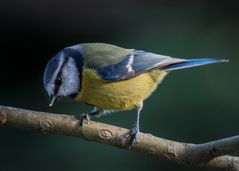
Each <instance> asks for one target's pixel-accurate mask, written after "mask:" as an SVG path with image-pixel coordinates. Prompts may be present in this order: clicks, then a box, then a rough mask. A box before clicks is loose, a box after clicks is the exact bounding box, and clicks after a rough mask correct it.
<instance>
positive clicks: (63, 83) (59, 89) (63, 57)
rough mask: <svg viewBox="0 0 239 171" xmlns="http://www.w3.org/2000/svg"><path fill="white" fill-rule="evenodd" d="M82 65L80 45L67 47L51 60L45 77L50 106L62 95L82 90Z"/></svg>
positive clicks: (73, 93) (44, 81)
mask: <svg viewBox="0 0 239 171" xmlns="http://www.w3.org/2000/svg"><path fill="white" fill-rule="evenodd" d="M82 65H83V62H82V55H81V47H80V45H76V46H72V47H68V48H65V49H63V50H62V51H61V52H59V53H58V54H56V55H55V56H54V57H53V58H51V59H50V60H49V62H48V63H47V65H46V68H45V72H44V77H43V83H44V87H45V89H46V91H47V92H48V95H49V96H50V104H49V106H52V105H53V104H54V102H55V101H56V100H58V99H60V98H61V97H65V96H71V95H75V94H77V93H78V92H79V91H80V84H81V83H80V77H81V69H82Z"/></svg>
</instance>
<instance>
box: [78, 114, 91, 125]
mask: <svg viewBox="0 0 239 171" xmlns="http://www.w3.org/2000/svg"><path fill="white" fill-rule="evenodd" d="M79 120H80V126H83V123H87V122H88V121H90V115H89V114H88V113H84V114H81V115H80V119H79Z"/></svg>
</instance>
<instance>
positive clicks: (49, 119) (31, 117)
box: [0, 106, 239, 170]
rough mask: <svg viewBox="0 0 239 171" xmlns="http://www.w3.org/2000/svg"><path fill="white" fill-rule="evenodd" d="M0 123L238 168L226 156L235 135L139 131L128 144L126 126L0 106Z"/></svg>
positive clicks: (238, 140) (235, 146) (238, 161)
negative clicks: (204, 137) (182, 138)
mask: <svg viewBox="0 0 239 171" xmlns="http://www.w3.org/2000/svg"><path fill="white" fill-rule="evenodd" d="M0 126H4V127H14V128H24V129H32V130H37V131H40V132H44V133H46V132H47V133H58V134H64V135H70V136H74V137H79V138H82V139H85V140H89V141H95V142H99V143H104V144H109V145H112V146H116V147H120V148H124V149H131V150H135V151H139V152H142V153H145V154H148V155H152V156H155V157H159V158H162V159H168V160H171V161H174V162H176V163H179V164H184V165H195V166H211V167H218V168H225V169H227V170H239V157H233V156H228V154H233V153H235V152H238V151H239V136H234V137H229V138H225V139H221V140H216V141H211V142H208V143H203V144H189V143H182V142H176V141H171V140H167V139H163V138H159V137H155V136H153V135H151V134H145V133H139V135H138V139H137V140H138V143H137V144H135V145H133V147H130V146H129V145H128V144H129V137H128V132H129V130H128V129H125V128H120V127H116V126H112V125H108V124H103V123H99V122H94V121H89V122H88V123H86V124H84V125H83V127H80V126H79V120H78V119H76V117H74V116H72V115H63V114H52V113H46V112H37V111H31V110H24V109H18V108H12V107H5V106H0Z"/></svg>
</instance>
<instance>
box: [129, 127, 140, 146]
mask: <svg viewBox="0 0 239 171" xmlns="http://www.w3.org/2000/svg"><path fill="white" fill-rule="evenodd" d="M138 132H139V130H138V129H137V128H135V127H133V128H132V129H131V130H130V132H129V136H130V141H129V145H130V147H132V146H133V145H134V144H137V143H138V141H137V135H138Z"/></svg>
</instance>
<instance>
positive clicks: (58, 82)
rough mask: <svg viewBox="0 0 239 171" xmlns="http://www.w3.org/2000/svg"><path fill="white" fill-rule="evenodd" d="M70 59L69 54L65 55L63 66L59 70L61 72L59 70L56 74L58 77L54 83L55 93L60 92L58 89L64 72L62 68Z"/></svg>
mask: <svg viewBox="0 0 239 171" xmlns="http://www.w3.org/2000/svg"><path fill="white" fill-rule="evenodd" d="M68 59H69V56H68V55H67V56H66V57H65V61H64V62H63V64H62V66H61V68H60V70H59V72H58V74H57V76H56V79H55V80H54V84H55V89H54V94H55V95H56V94H57V93H58V90H59V88H60V85H61V83H62V78H61V74H62V70H63V68H64V66H65V64H66V63H67V61H68Z"/></svg>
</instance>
